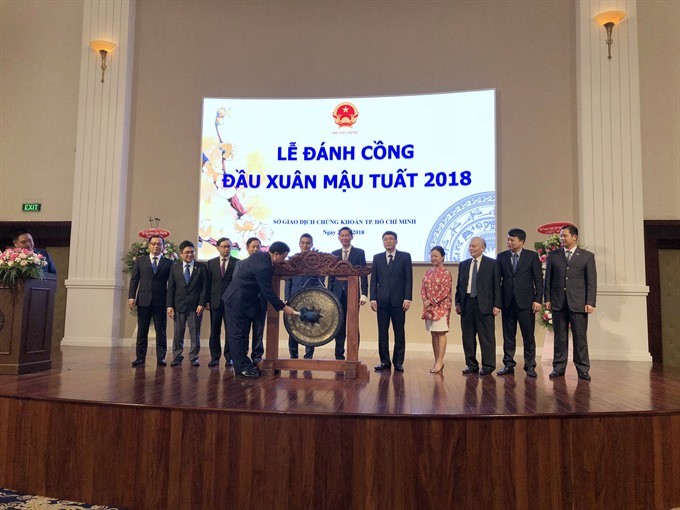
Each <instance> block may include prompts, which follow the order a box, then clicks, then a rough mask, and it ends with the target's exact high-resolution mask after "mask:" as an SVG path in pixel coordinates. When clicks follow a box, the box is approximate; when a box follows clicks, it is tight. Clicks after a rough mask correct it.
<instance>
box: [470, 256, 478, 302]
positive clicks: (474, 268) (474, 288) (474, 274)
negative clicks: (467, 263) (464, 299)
mask: <svg viewBox="0 0 680 510" xmlns="http://www.w3.org/2000/svg"><path fill="white" fill-rule="evenodd" d="M470 297H477V259H475V263H474V264H473V265H472V281H471V282H470Z"/></svg>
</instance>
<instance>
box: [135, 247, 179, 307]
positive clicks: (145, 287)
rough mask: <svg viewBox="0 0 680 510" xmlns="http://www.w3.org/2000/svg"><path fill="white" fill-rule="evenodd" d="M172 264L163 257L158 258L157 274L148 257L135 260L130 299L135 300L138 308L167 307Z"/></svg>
mask: <svg viewBox="0 0 680 510" xmlns="http://www.w3.org/2000/svg"><path fill="white" fill-rule="evenodd" d="M171 268H172V262H171V261H170V259H167V258H165V257H163V256H160V255H159V257H158V269H157V270H156V274H154V272H153V268H152V267H151V259H150V258H149V257H148V256H144V257H140V258H138V259H137V260H135V264H134V266H133V267H132V277H131V278H130V291H129V293H128V298H129V299H134V300H135V301H136V303H137V306H161V307H164V306H165V299H166V291H167V285H168V277H169V276H170V269H171Z"/></svg>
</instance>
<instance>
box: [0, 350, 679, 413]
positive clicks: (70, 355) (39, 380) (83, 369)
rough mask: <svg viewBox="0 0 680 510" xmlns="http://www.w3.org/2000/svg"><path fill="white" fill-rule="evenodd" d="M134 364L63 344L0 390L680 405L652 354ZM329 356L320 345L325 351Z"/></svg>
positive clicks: (672, 382) (4, 381)
mask: <svg viewBox="0 0 680 510" xmlns="http://www.w3.org/2000/svg"><path fill="white" fill-rule="evenodd" d="M152 356H153V354H151V355H150V356H149V360H148V361H150V362H149V363H147V366H146V367H145V368H139V369H133V368H131V367H130V361H131V351H130V350H129V349H128V348H123V347H117V348H112V349H104V348H94V347H93V348H89V347H62V348H61V349H60V350H59V349H58V350H56V352H55V353H54V356H53V368H52V370H50V371H47V372H41V373H36V374H26V375H21V376H8V375H3V376H0V395H3V396H7V397H12V396H14V397H19V398H30V399H49V400H52V399H63V400H70V401H79V402H97V403H108V404H133V405H145V406H152V407H170V408H196V409H209V410H231V411H241V412H243V411H257V412H273V413H301V414H329V413H333V414H338V413H339V414H349V415H373V416H390V417H394V416H409V417H417V416H438V417H456V416H464V417H470V416H523V417H527V416H534V415H535V416H546V415H574V414H576V415H583V414H593V413H594V414H598V413H619V414H629V413H634V414H637V413H647V412H654V413H664V412H678V411H679V410H680V370H671V369H664V368H662V367H659V366H652V365H651V364H650V363H641V362H620V361H597V360H595V361H593V362H592V369H591V375H592V381H590V382H586V381H580V380H579V379H578V378H577V377H576V372H575V369H574V367H573V365H570V366H569V367H568V369H567V373H566V376H565V377H564V378H559V379H555V380H550V379H549V378H548V374H549V373H550V370H551V369H552V368H551V365H550V363H549V362H545V363H543V364H542V363H541V362H540V361H539V364H538V367H537V372H538V378H537V379H531V378H528V377H526V376H525V374H524V371H523V370H522V369H521V368H520V366H518V367H517V369H516V373H515V374H514V375H512V376H502V377H501V376H496V375H495V374H494V375H493V376H487V377H479V376H476V375H472V376H463V375H461V369H462V368H464V362H463V357H462V355H458V354H448V355H447V357H446V367H445V369H444V373H443V375H439V374H430V373H429V368H430V367H431V363H432V357H431V355H430V354H429V353H423V352H408V353H407V357H406V364H405V372H404V373H397V372H393V371H392V372H387V373H377V372H373V369H372V367H373V365H375V364H377V363H378V357H377V352H376V351H368V350H363V351H361V360H362V362H364V363H365V364H366V365H367V366H368V367H369V371H370V376H369V378H368V379H361V378H360V379H354V380H351V379H347V380H346V379H344V378H343V377H341V376H340V375H336V374H334V373H332V372H319V371H299V370H298V371H286V370H284V371H282V372H281V373H280V374H278V375H276V376H269V377H266V376H263V377H262V378H260V379H258V380H244V379H236V378H234V376H233V371H232V369H231V368H226V367H224V365H223V364H222V365H221V366H220V367H219V368H208V366H207V362H208V359H207V355H204V356H202V359H201V363H202V364H201V366H200V367H191V366H189V363H188V362H186V360H185V363H184V364H183V365H182V367H181V368H180V367H178V368H173V367H170V366H169V365H168V366H167V367H160V366H157V365H156V363H155V361H154V360H153V357H152ZM329 356H331V353H330V352H329V353H328V354H324V353H322V354H321V355H320V356H317V358H318V359H323V358H327V357H329Z"/></svg>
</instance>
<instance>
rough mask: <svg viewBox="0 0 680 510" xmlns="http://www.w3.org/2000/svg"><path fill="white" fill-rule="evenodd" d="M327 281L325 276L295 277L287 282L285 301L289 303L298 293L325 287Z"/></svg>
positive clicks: (284, 289)
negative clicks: (307, 289) (303, 290)
mask: <svg viewBox="0 0 680 510" xmlns="http://www.w3.org/2000/svg"><path fill="white" fill-rule="evenodd" d="M325 280H326V278H325V277H323V276H305V275H303V276H293V277H291V278H289V279H288V280H286V283H285V285H284V288H283V295H284V299H285V300H286V301H288V300H289V299H290V298H291V297H292V296H294V295H295V294H296V293H297V291H299V290H302V289H306V288H310V287H323V286H324V281H325Z"/></svg>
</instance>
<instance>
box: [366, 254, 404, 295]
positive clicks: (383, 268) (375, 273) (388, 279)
mask: <svg viewBox="0 0 680 510" xmlns="http://www.w3.org/2000/svg"><path fill="white" fill-rule="evenodd" d="M412 294H413V264H412V263H411V255H410V254H409V253H406V252H405V251H399V250H395V252H394V260H393V261H392V265H391V266H390V267H389V268H388V267H387V257H386V255H385V252H384V251H383V252H381V253H377V254H376V255H374V256H373V267H372V270H371V301H377V302H378V306H380V305H382V306H385V305H386V304H388V303H389V305H390V306H394V307H400V306H402V304H403V303H404V300H405V299H407V300H409V301H411V299H412Z"/></svg>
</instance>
